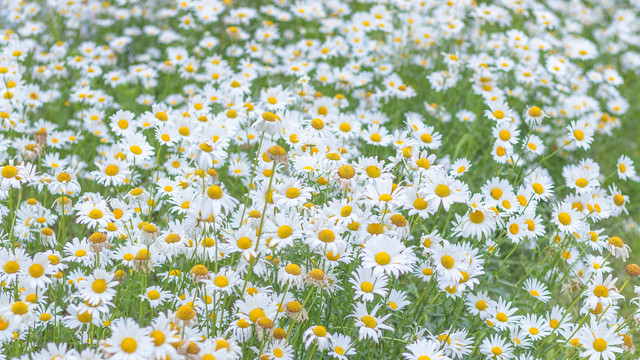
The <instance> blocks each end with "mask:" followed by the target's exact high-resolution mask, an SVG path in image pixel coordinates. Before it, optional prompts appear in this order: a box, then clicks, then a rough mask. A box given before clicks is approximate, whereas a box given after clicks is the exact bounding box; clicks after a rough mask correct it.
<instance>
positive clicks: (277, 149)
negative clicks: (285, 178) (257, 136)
mask: <svg viewBox="0 0 640 360" xmlns="http://www.w3.org/2000/svg"><path fill="white" fill-rule="evenodd" d="M267 157H268V158H269V160H273V161H275V162H276V163H279V164H288V162H289V159H288V158H287V150H285V149H284V148H283V147H282V146H280V145H274V146H272V147H270V148H269V150H267Z"/></svg>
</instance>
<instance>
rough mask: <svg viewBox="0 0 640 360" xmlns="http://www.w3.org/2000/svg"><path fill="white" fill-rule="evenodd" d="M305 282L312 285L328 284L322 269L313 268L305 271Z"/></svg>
mask: <svg viewBox="0 0 640 360" xmlns="http://www.w3.org/2000/svg"><path fill="white" fill-rule="evenodd" d="M307 282H308V283H309V284H312V285H318V286H328V285H329V281H328V280H327V278H326V277H325V275H324V271H322V270H320V269H313V270H311V271H309V272H308V273H307Z"/></svg>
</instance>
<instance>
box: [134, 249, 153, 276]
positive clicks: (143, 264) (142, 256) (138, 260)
mask: <svg viewBox="0 0 640 360" xmlns="http://www.w3.org/2000/svg"><path fill="white" fill-rule="evenodd" d="M133 265H134V267H135V269H136V270H143V271H147V272H148V271H151V270H152V269H153V261H152V260H151V257H150V256H149V251H147V249H140V251H138V253H137V254H136V256H135V257H134V259H133Z"/></svg>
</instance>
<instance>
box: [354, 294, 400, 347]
mask: <svg viewBox="0 0 640 360" xmlns="http://www.w3.org/2000/svg"><path fill="white" fill-rule="evenodd" d="M379 308H380V305H379V304H378V305H376V306H375V307H374V308H373V310H371V311H370V312H369V311H367V305H366V303H356V306H355V309H354V311H353V314H352V315H349V316H352V317H354V318H355V319H356V327H358V328H359V330H358V333H359V337H358V339H359V340H365V339H372V340H373V341H374V342H376V343H378V340H379V338H380V337H381V336H382V330H393V328H392V327H391V326H389V325H386V324H384V321H385V320H386V319H388V318H389V317H390V316H391V314H387V315H384V316H377V315H376V313H377V312H378V309H379Z"/></svg>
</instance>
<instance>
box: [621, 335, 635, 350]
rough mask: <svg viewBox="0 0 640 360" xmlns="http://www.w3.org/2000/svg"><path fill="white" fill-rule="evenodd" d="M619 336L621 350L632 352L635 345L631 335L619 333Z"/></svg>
mask: <svg viewBox="0 0 640 360" xmlns="http://www.w3.org/2000/svg"><path fill="white" fill-rule="evenodd" d="M619 336H621V337H622V350H626V351H629V352H631V353H634V352H635V351H636V347H635V345H634V344H633V339H632V338H631V336H629V335H627V334H620V335H619Z"/></svg>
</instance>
